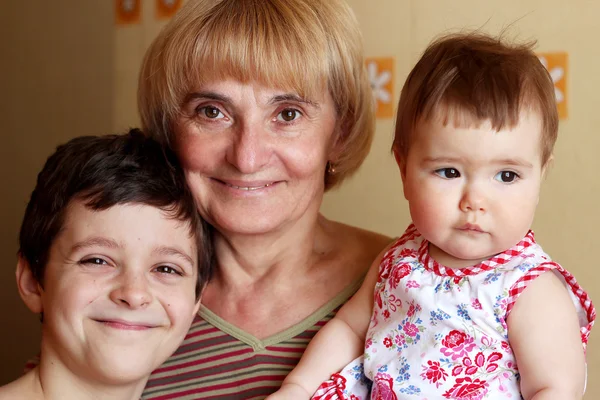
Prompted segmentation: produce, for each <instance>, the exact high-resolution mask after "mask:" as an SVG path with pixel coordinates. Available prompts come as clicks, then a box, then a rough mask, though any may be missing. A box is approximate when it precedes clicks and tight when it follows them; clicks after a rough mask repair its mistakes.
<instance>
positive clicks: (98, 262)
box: [81, 257, 108, 265]
mask: <svg viewBox="0 0 600 400" xmlns="http://www.w3.org/2000/svg"><path fill="white" fill-rule="evenodd" d="M81 263H82V264H93V265H107V264H108V263H107V262H106V261H105V260H103V259H101V258H100V257H90V258H86V259H84V260H81Z"/></svg>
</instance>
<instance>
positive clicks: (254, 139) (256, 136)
mask: <svg viewBox="0 0 600 400" xmlns="http://www.w3.org/2000/svg"><path fill="white" fill-rule="evenodd" d="M270 156H271V144H270V141H269V135H268V132H265V127H264V126H262V124H261V122H260V121H242V122H241V123H240V125H239V126H238V127H237V131H236V134H235V136H234V138H233V143H232V144H231V147H230V148H229V150H228V152H227V158H228V161H229V163H230V164H232V165H233V166H234V167H235V168H236V169H237V170H238V171H240V172H241V173H243V174H252V173H254V172H258V171H260V170H261V169H262V167H264V166H265V165H266V164H267V163H268V162H269V157H270Z"/></svg>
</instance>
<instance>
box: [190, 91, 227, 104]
mask: <svg viewBox="0 0 600 400" xmlns="http://www.w3.org/2000/svg"><path fill="white" fill-rule="evenodd" d="M197 99H208V100H216V101H220V102H223V103H231V97H229V96H225V95H224V94H221V93H217V92H210V91H202V92H192V93H188V94H187V95H186V96H185V101H184V103H188V102H190V101H192V100H197Z"/></svg>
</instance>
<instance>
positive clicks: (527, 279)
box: [504, 261, 596, 348]
mask: <svg viewBox="0 0 600 400" xmlns="http://www.w3.org/2000/svg"><path fill="white" fill-rule="evenodd" d="M553 269H555V270H557V271H558V272H560V274H561V275H562V276H563V278H564V280H565V282H566V283H567V285H568V286H569V289H571V291H572V292H573V294H574V295H575V297H576V298H577V299H578V300H579V303H580V304H581V307H582V308H583V310H584V312H585V315H586V318H587V321H588V323H587V325H585V326H582V327H581V342H582V343H583V347H584V348H585V347H586V346H587V342H588V338H589V336H590V331H591V330H592V326H593V325H594V322H595V321H596V309H595V308H594V304H593V303H592V300H591V299H590V296H589V295H588V294H587V293H586V292H585V290H583V288H582V287H581V286H580V285H579V284H578V283H577V280H576V279H575V277H574V276H573V275H572V274H571V273H570V272H569V271H567V270H565V269H564V268H563V267H561V266H560V264H557V263H555V262H552V261H549V262H546V263H543V264H540V265H538V266H537V267H535V268H532V269H531V270H529V271H528V272H527V274H526V275H524V276H522V277H521V278H520V279H519V280H518V281H517V282H515V284H514V285H513V286H512V287H511V288H510V289H509V291H508V303H507V307H506V316H505V319H504V320H505V321H506V320H507V319H508V315H509V314H510V312H511V310H512V308H513V307H514V305H515V302H516V301H517V299H518V298H519V295H520V294H521V293H523V291H524V290H525V289H526V288H527V286H528V285H529V283H531V282H532V281H533V280H534V279H535V278H537V277H538V276H540V275H542V274H543V273H544V272H547V271H550V270H553Z"/></svg>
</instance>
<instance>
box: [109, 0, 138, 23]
mask: <svg viewBox="0 0 600 400" xmlns="http://www.w3.org/2000/svg"><path fill="white" fill-rule="evenodd" d="M141 7H142V6H141V4H140V0H115V23H116V24H117V25H128V24H137V23H139V22H140V16H141Z"/></svg>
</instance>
